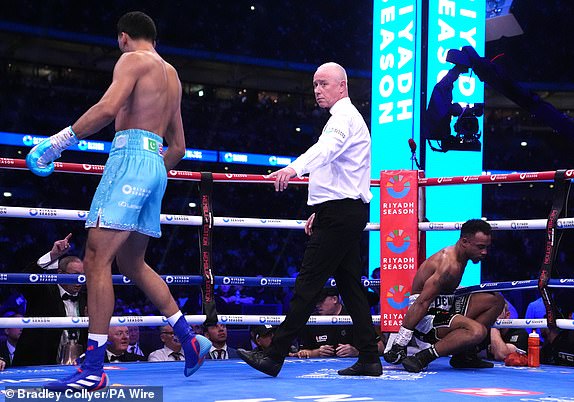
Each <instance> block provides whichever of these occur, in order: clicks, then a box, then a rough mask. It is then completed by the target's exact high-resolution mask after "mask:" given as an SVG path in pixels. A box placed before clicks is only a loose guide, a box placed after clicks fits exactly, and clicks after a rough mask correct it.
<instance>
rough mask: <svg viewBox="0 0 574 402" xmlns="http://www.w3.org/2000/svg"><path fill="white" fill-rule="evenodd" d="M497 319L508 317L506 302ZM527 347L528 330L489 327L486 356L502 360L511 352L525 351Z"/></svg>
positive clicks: (508, 310)
mask: <svg viewBox="0 0 574 402" xmlns="http://www.w3.org/2000/svg"><path fill="white" fill-rule="evenodd" d="M498 318H499V319H508V318H510V309H509V308H508V302H506V303H505V304H504V309H503V310H502V312H501V313H500V315H499V316H498ZM527 349H528V332H526V331H525V330H524V328H501V329H498V328H490V343H489V345H488V357H489V358H492V359H494V360H497V361H503V360H504V359H506V356H508V355H509V354H511V353H514V352H519V353H526V350H527Z"/></svg>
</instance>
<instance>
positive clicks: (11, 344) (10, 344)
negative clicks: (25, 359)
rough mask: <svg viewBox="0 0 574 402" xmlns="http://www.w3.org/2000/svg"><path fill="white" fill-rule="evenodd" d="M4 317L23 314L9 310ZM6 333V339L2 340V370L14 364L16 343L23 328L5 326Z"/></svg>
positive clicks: (0, 368)
mask: <svg viewBox="0 0 574 402" xmlns="http://www.w3.org/2000/svg"><path fill="white" fill-rule="evenodd" d="M4 317H22V315H20V314H17V313H15V312H13V311H7V312H6V313H4ZM4 334H6V339H4V340H3V341H2V342H0V371H1V370H4V369H5V368H7V367H10V366H11V365H12V360H14V352H15V351H16V344H17V343H18V339H19V338H20V335H22V328H4Z"/></svg>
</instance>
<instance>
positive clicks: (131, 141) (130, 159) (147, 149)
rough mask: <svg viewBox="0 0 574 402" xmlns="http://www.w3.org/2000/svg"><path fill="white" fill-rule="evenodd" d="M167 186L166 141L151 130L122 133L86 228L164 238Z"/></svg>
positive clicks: (113, 149)
mask: <svg viewBox="0 0 574 402" xmlns="http://www.w3.org/2000/svg"><path fill="white" fill-rule="evenodd" d="M166 185H167V172H166V170H165V165H164V163H163V139H162V138H161V137H160V136H159V135H157V134H154V133H152V132H150V131H145V130H140V129H129V130H124V131H118V132H117V133H116V136H115V137H114V141H113V142H112V149H111V151H110V156H109V158H108V161H107V162H106V166H105V167H104V174H103V176H102V179H101V180H100V184H99V185H98V188H97V190H96V193H95V194H94V199H93V200H92V206H91V207H90V213H89V214H88V218H87V219H86V228H91V227H98V226H99V227H101V228H108V229H115V230H128V231H137V232H140V233H142V234H144V235H147V236H151V237H160V236H161V229H160V211H161V201H162V198H163V194H164V192H165V187H166Z"/></svg>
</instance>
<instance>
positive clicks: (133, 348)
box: [128, 325, 147, 359]
mask: <svg viewBox="0 0 574 402" xmlns="http://www.w3.org/2000/svg"><path fill="white" fill-rule="evenodd" d="M128 333H129V337H130V344H129V346H128V352H130V353H133V354H134V355H139V356H141V357H143V358H144V359H147V356H146V354H145V353H144V352H143V351H142V350H141V348H140V344H139V341H140V327H138V326H137V325H134V326H131V327H128Z"/></svg>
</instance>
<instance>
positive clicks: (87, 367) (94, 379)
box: [44, 339, 109, 392]
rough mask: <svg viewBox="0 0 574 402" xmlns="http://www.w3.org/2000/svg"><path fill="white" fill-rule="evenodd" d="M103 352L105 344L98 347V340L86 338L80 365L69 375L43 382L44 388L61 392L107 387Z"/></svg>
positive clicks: (95, 389) (94, 389) (107, 381)
mask: <svg viewBox="0 0 574 402" xmlns="http://www.w3.org/2000/svg"><path fill="white" fill-rule="evenodd" d="M105 353H106V344H103V345H102V346H100V347H98V342H96V341H94V340H92V339H88V347H87V350H86V358H85V360H84V363H83V364H82V366H81V367H80V368H78V369H77V370H76V372H75V373H74V374H72V375H71V376H69V377H66V378H62V379H61V380H59V381H54V382H50V383H48V384H45V385H44V388H46V389H49V390H50V391H59V392H63V391H66V390H68V389H71V390H74V391H81V390H83V389H85V390H88V391H97V390H99V389H102V388H105V387H107V386H108V383H109V379H108V376H107V375H106V373H105V372H104V355H105Z"/></svg>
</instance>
